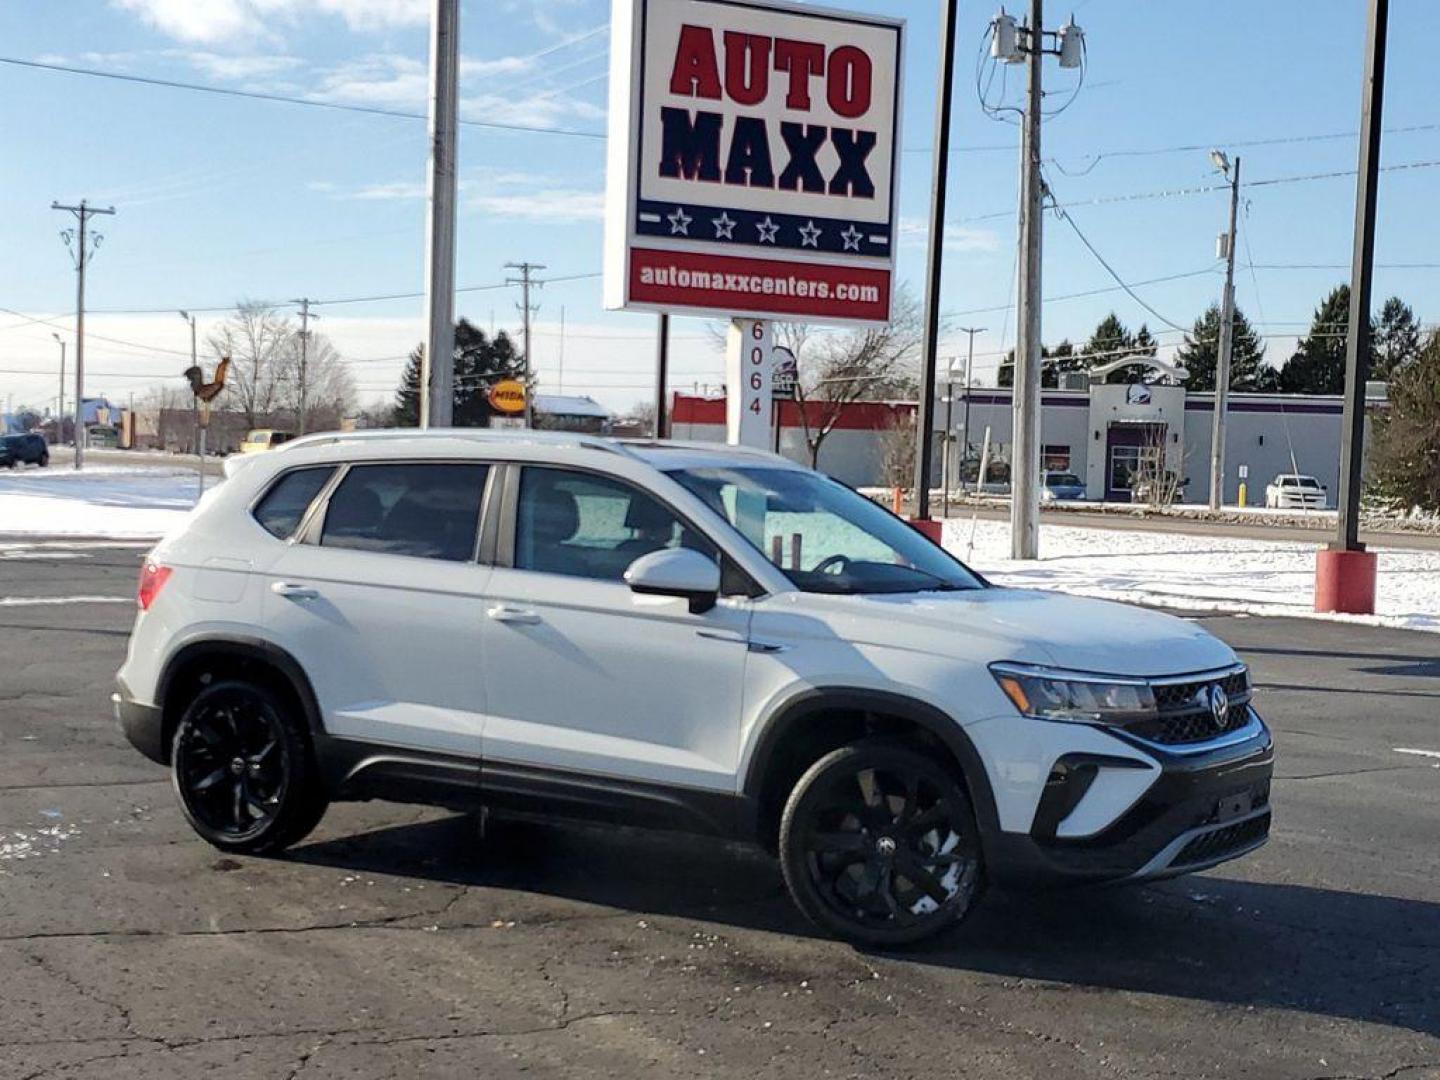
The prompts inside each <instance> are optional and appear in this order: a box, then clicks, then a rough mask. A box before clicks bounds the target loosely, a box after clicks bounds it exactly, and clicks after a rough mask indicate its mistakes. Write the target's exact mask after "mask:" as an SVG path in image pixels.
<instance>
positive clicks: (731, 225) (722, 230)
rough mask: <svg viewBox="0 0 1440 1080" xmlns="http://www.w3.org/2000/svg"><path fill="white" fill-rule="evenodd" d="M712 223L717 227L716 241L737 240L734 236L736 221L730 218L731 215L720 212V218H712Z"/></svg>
mask: <svg viewBox="0 0 1440 1080" xmlns="http://www.w3.org/2000/svg"><path fill="white" fill-rule="evenodd" d="M710 221H711V223H712V224H713V225H714V226H715V239H716V240H734V239H735V236H734V233H735V222H734V220H733V219H732V218H731V217H730V215H729V214H727V213H726V212H725V211H724V210H721V211H720V216H719V217H717V218H711V219H710Z"/></svg>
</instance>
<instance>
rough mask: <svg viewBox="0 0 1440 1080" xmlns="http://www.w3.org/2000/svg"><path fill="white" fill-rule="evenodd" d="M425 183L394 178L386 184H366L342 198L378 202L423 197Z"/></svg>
mask: <svg viewBox="0 0 1440 1080" xmlns="http://www.w3.org/2000/svg"><path fill="white" fill-rule="evenodd" d="M424 197H425V185H424V183H422V182H420V181H418V180H395V181H392V182H390V183H388V184H366V185H365V186H364V187H362V188H358V189H357V190H355V191H352V192H350V193H348V194H346V195H342V196H341V198H344V199H362V200H368V201H372V202H379V201H385V200H391V199H423V198H424Z"/></svg>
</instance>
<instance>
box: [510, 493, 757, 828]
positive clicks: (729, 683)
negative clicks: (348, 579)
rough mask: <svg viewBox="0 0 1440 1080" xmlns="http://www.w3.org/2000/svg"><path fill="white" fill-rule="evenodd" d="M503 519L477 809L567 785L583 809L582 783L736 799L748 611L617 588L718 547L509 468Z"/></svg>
mask: <svg viewBox="0 0 1440 1080" xmlns="http://www.w3.org/2000/svg"><path fill="white" fill-rule="evenodd" d="M505 503H506V511H505V513H504V516H503V517H502V519H501V522H500V530H499V541H498V550H497V558H496V562H497V565H496V567H495V571H494V576H493V578H492V579H491V582H490V585H489V596H490V600H489V608H488V610H487V618H486V620H485V644H484V649H483V650H482V651H483V656H484V658H483V662H482V663H483V668H484V672H485V685H486V708H487V711H488V716H487V718H486V726H485V740H484V756H485V764H484V772H483V776H482V784H483V786H484V787H485V789H486V798H487V799H489V798H491V791H492V788H493V789H496V790H498V789H500V788H502V787H506V786H511V787H513V786H516V785H522V784H525V783H531V784H534V785H538V786H539V789H542V790H550V791H555V792H561V791H562V790H563V789H564V788H565V786H566V785H567V784H568V785H571V791H570V794H571V795H573V797H575V798H578V799H581V800H582V801H584V800H586V799H587V798H589V796H588V795H585V794H583V793H582V794H575V793H574V790H573V789H574V786H576V785H583V784H584V783H585V781H584V778H586V777H591V778H593V777H603V778H607V780H610V781H619V782H620V785H621V786H624V785H626V784H629V785H646V784H648V785H662V786H664V787H669V788H678V789H692V790H696V791H710V792H724V793H726V794H727V795H733V793H734V790H735V776H734V774H735V769H736V760H737V757H738V753H739V725H740V713H741V688H742V682H743V677H744V670H745V661H746V651H747V643H748V635H747V629H748V625H749V621H750V602H749V601H748V600H747V599H745V598H744V597H722V598H721V599H720V601H719V602H718V603H717V604H716V606H715V607H713V608H711V609H710V610H709V611H705V612H702V613H698V614H696V613H692V612H691V611H690V610H689V606H688V604H687V602H686V601H685V600H683V599H678V598H670V597H659V596H642V595H637V594H635V593H632V592H631V591H630V589H629V587H628V586H627V585H626V584H625V583H624V581H623V574H624V572H625V570H626V568H627V567H628V566H629V565H630V563H631V562H633V561H634V560H635V559H637V558H639V557H640V556H641V555H644V554H646V553H648V552H650V551H655V550H658V549H660V548H665V547H676V546H686V547H693V548H696V549H698V550H701V551H703V552H705V553H706V554H709V555H713V556H715V557H717V558H718V552H717V550H716V548H715V546H714V545H713V544H712V543H711V542H710V541H709V540H708V539H706V538H705V537H703V536H702V535H700V534H699V532H698V531H697V530H696V529H694V528H693V527H692V526H691V525H689V524H688V523H687V522H685V521H683V520H682V519H681V518H680V517H679V515H677V514H676V513H675V512H674V511H673V510H672V509H671V508H670V507H668V506H667V505H665V504H664V503H663V502H661V501H660V500H659V499H657V498H656V497H655V496H654V495H653V494H651V493H648V492H646V491H643V490H641V489H640V488H639V487H637V486H635V485H633V484H631V483H629V482H627V481H625V480H621V479H619V478H616V477H613V476H608V475H601V474H597V473H592V472H582V471H574V470H567V469H560V468H551V467H542V466H529V465H527V466H524V467H523V468H521V467H514V468H513V469H512V471H511V473H510V478H509V481H508V486H507V493H506V499H505ZM594 790H595V789H594V785H593V784H592V785H591V793H592V794H593V792H594ZM630 794H633V791H631V792H630ZM562 797H563V796H562Z"/></svg>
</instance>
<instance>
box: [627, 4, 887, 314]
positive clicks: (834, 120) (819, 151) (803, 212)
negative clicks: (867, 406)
mask: <svg viewBox="0 0 1440 1080" xmlns="http://www.w3.org/2000/svg"><path fill="white" fill-rule="evenodd" d="M902 28H903V24H902V23H901V22H899V21H897V20H892V19H884V18H878V17H874V16H869V15H857V14H850V13H844V12H835V11H828V10H825V9H823V8H811V7H798V6H791V5H786V4H776V3H768V2H766V3H752V2H741V0H615V3H614V9H613V23H612V37H611V70H610V87H611V91H610V92H611V100H610V145H609V162H608V180H609V184H608V191H607V206H606V213H607V217H606V268H605V269H606V274H605V277H606V283H605V284H606V304H607V306H608V307H612V308H628V309H632V310H650V311H669V312H681V313H687V312H688V313H693V314H703V315H716V314H725V315H732V316H749V317H756V318H786V319H799V320H804V321H815V322H868V323H875V322H885V321H887V320H888V319H889V316H890V300H891V276H892V272H893V269H894V247H895V240H896V236H895V232H896V230H895V198H896V194H897V178H896V168H897V162H898V153H897V149H898V147H897V136H898V132H899V122H900V70H901V36H902Z"/></svg>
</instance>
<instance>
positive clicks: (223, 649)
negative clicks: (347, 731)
mask: <svg viewBox="0 0 1440 1080" xmlns="http://www.w3.org/2000/svg"><path fill="white" fill-rule="evenodd" d="M207 655H216V656H226V657H238V658H240V659H244V660H252V661H258V662H260V663H264V664H268V665H269V666H270V667H273V668H274V669H275V670H276V671H278V672H280V674H281V675H282V676H284V678H285V680H286V681H287V682H288V683H289V684H290V687H291V689H292V690H293V691H294V692H295V696H296V697H297V698H298V699H299V701H300V707H301V708H302V709H303V710H304V712H305V725H306V727H307V728H308V730H309V731H310V734H311V736H312V737H316V738H323V737H324V735H325V725H324V723H323V721H322V718H321V713H320V705H319V701H318V700H317V699H316V697H315V690H314V687H312V686H311V685H310V679H309V676H307V675H306V674H305V669H304V668H302V667H301V666H300V662H299V661H298V660H296V659H295V658H294V657H293V656H291V655H290V654H289V653H288V652H286V651H285V650H284V649H283V648H281V647H280V646H279V645H277V644H275V643H274V642H273V641H269V640H267V639H265V638H260V637H253V636H250V635H245V634H207V635H206V636H204V637H202V638H198V639H194V640H191V641H187V642H185V643H184V644H183V645H181V646H179V647H178V648H177V649H176V650H175V651H174V652H173V653H171V654H170V656H169V657H168V658H167V659H166V661H165V665H164V667H163V668H162V669H161V672H160V679H159V682H158V683H157V687H156V693H155V699H156V704H157V705H159V706H160V708H161V709H162V710H167V709H168V698H169V695H170V688H171V685H172V684H173V683H174V681H175V679H176V677H177V676H178V675H179V673H180V672H181V670H183V669H184V668H185V667H186V666H187V665H189V664H190V662H191V661H193V660H197V659H200V658H202V657H204V656H207Z"/></svg>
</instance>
